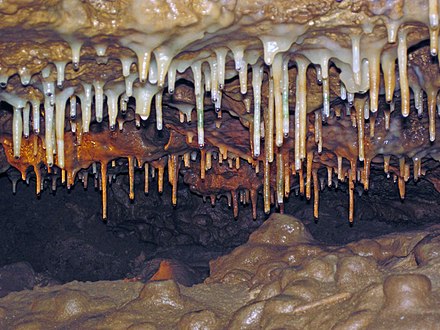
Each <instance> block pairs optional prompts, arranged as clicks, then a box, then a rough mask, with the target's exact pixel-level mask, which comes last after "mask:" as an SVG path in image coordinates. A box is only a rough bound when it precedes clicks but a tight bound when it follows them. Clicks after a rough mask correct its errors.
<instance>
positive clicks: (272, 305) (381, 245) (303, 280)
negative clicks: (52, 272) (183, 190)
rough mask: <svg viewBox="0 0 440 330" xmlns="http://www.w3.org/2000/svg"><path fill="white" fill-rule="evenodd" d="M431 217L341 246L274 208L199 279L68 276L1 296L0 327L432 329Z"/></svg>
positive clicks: (435, 263) (435, 277)
mask: <svg viewBox="0 0 440 330" xmlns="http://www.w3.org/2000/svg"><path fill="white" fill-rule="evenodd" d="M439 238H440V227H439V226H438V225H435V226H432V227H430V228H427V229H426V230H418V231H413V232H406V233H404V234H390V235H386V236H381V237H376V238H374V239H363V240H360V241H356V242H351V243H349V244H347V245H342V246H331V245H325V244H321V243H319V242H318V241H316V240H315V239H314V238H313V237H312V235H311V234H310V233H309V232H308V231H307V229H306V228H305V227H304V225H303V223H302V222H301V221H300V220H298V219H295V218H293V217H290V216H287V215H280V214H273V215H272V216H271V217H270V218H269V219H268V220H267V221H266V222H265V223H264V224H263V225H262V226H261V227H260V228H259V229H257V230H256V231H255V232H254V233H252V234H251V236H250V238H249V240H248V242H247V243H246V244H244V245H242V246H240V247H238V248H236V249H235V250H234V251H232V252H231V253H230V254H229V255H225V256H222V257H220V258H218V259H216V260H214V261H212V262H211V265H210V266H211V275H210V277H208V278H207V279H206V280H205V283H203V284H198V285H195V286H192V287H191V288H188V287H184V286H181V285H178V284H177V283H176V282H175V281H174V280H162V281H149V282H147V283H146V284H143V283H141V282H124V281H113V282H110V281H100V282H94V283H90V282H89V283H84V282H82V283H81V282H71V283H68V284H64V285H57V286H52V287H45V288H34V290H32V291H30V290H24V291H21V292H13V293H10V294H9V295H8V296H6V297H4V298H2V299H0V326H1V327H2V329H47V328H54V329H58V328H62V329H130V330H134V329H212V330H214V329H335V330H336V329H341V330H342V329H437V328H438V326H439V324H440V309H439V302H440V276H439V274H440V272H439V270H440V269H439V268H440V262H439V261H440V259H439V256H438V250H439V242H440V240H439Z"/></svg>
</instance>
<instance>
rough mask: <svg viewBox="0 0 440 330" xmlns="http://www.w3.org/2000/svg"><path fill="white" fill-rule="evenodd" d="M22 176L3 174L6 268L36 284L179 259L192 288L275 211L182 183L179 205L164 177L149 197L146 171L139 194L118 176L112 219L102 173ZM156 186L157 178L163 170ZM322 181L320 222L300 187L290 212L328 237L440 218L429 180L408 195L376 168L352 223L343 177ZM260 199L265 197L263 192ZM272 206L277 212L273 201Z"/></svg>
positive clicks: (410, 187) (117, 273)
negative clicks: (39, 187)
mask: <svg viewBox="0 0 440 330" xmlns="http://www.w3.org/2000/svg"><path fill="white" fill-rule="evenodd" d="M428 174H429V173H428ZM14 175H16V173H15V172H13V171H11V170H9V172H8V174H3V175H1V176H0V214H1V216H0V219H1V228H2V230H1V231H0V242H1V245H0V249H1V250H0V251H1V253H0V266H2V267H3V268H2V272H4V273H5V272H6V273H7V274H9V273H11V272H16V271H19V272H21V273H23V274H25V273H26V272H23V269H22V268H20V267H23V264H19V265H20V266H19V267H18V268H14V267H12V268H11V266H10V265H14V264H17V263H22V262H25V263H27V265H30V266H29V267H31V268H30V269H32V270H31V271H30V275H29V276H30V277H32V276H33V277H34V279H33V282H32V281H31V282H32V283H34V285H41V286H44V285H50V284H54V283H66V282H70V281H73V280H78V281H98V280H118V279H124V278H125V279H129V278H135V279H138V280H142V281H146V280H148V279H149V278H150V277H151V276H152V275H153V274H154V273H155V272H156V271H157V269H158V267H159V265H160V262H161V260H174V262H177V263H178V267H180V269H183V271H182V272H183V273H182V274H183V275H182V276H183V277H186V279H187V280H188V282H187V283H188V284H189V285H190V284H194V283H200V282H202V281H203V280H204V279H205V278H206V277H207V276H208V275H209V261H210V260H212V259H215V258H217V257H219V256H221V255H224V254H226V253H229V252H230V251H231V250H232V249H234V248H235V247H237V246H239V245H242V244H244V243H245V242H246V241H247V239H248V237H249V235H250V233H252V232H253V231H254V230H255V229H256V228H258V227H259V226H260V225H261V224H262V223H263V221H264V220H265V219H267V217H268V215H266V214H264V212H263V210H262V209H261V208H258V214H257V219H256V220H253V219H252V208H251V206H250V205H245V206H242V205H240V212H239V216H238V218H237V219H234V218H233V215H232V210H231V208H230V207H228V203H227V201H226V198H221V199H220V200H218V201H217V203H216V206H212V205H211V203H210V201H209V200H208V201H204V200H203V198H201V197H200V196H197V195H195V194H193V193H191V192H190V190H189V189H188V186H187V185H185V184H184V183H183V182H182V184H180V185H179V191H178V205H177V207H173V206H172V203H171V187H170V185H168V184H165V185H164V191H163V193H161V194H159V193H158V192H157V189H155V188H154V187H152V189H150V191H149V193H148V194H144V191H143V176H142V173H141V171H137V172H136V176H135V190H136V197H135V200H134V201H130V199H129V198H128V192H129V182H128V175H126V174H125V173H122V174H119V175H117V176H116V178H115V180H114V181H113V182H112V184H111V185H110V187H109V189H108V191H109V197H108V200H109V203H108V205H109V206H108V209H109V218H108V221H107V222H106V223H104V222H103V221H102V218H101V208H100V205H101V204H100V200H101V192H100V191H99V189H96V188H94V187H93V178H89V180H90V182H89V187H88V188H87V189H84V188H83V187H82V186H81V185H80V184H76V185H75V186H74V187H72V188H71V189H70V190H68V189H66V188H65V187H62V185H61V183H60V182H59V181H57V189H56V190H54V191H52V192H51V189H50V185H51V182H49V181H46V183H45V184H46V185H48V186H49V187H47V188H49V189H46V190H44V191H43V192H42V194H41V196H39V197H37V196H36V195H35V189H34V188H35V187H34V185H35V182H34V180H33V179H31V180H30V182H29V185H28V186H27V185H26V182H25V181H21V180H19V181H18V184H17V189H16V190H17V191H16V193H15V194H13V193H12V192H11V182H10V178H8V176H9V177H14ZM322 177H324V175H323V176H322ZM165 181H166V180H165ZM150 184H151V185H154V184H157V177H156V179H153V180H152V182H150ZM321 184H322V188H323V190H324V191H323V193H321V199H320V217H319V219H318V220H317V221H316V220H315V219H314V218H313V203H312V201H307V200H306V199H305V197H303V196H300V195H298V196H295V195H296V194H295V190H296V188H295V187H293V189H292V192H291V196H290V197H289V198H288V200H286V203H285V205H284V212H285V213H287V214H290V215H294V216H295V217H297V218H298V219H300V220H301V221H302V222H303V223H304V224H305V225H306V226H307V228H308V230H309V231H310V232H311V233H312V235H313V236H314V238H315V239H316V240H318V241H319V242H322V243H323V244H331V245H340V244H346V243H348V242H351V241H356V240H360V239H363V238H372V237H376V236H380V235H384V234H388V233H392V232H400V231H408V230H414V229H420V228H422V227H426V226H429V225H432V224H434V223H436V222H437V221H438V216H437V214H438V213H439V212H440V206H439V205H438V203H437V202H436V201H437V200H438V198H439V197H440V194H439V193H438V192H437V191H436V190H435V188H434V186H433V185H432V183H431V182H429V181H428V180H426V179H421V180H419V181H418V182H414V181H413V180H410V181H409V182H408V183H407V195H406V198H405V200H400V198H399V193H398V188H397V184H396V183H395V182H394V181H393V178H387V176H386V175H385V174H383V171H381V170H379V169H374V170H373V171H372V175H371V177H370V190H369V191H367V192H364V191H363V189H362V188H361V187H359V189H357V188H356V194H355V205H356V208H355V218H356V219H355V222H354V225H352V226H350V224H349V222H348V220H347V214H348V207H349V205H348V197H347V195H348V194H347V189H348V188H347V184H345V183H341V182H339V185H338V187H337V188H336V187H335V185H334V183H333V186H332V187H331V188H329V187H327V182H326V181H325V180H324V181H322V182H321ZM258 203H259V204H260V205H261V204H262V203H263V201H262V196H259V201H258ZM272 211H276V210H274V207H272ZM8 265H9V266H8ZM25 268H26V267H25ZM23 276H24V275H23ZM4 277H5V278H7V276H6V275H5V276H4ZM16 281H18V280H16ZM6 286H7V285H6Z"/></svg>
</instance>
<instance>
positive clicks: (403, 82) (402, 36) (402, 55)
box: [397, 29, 410, 117]
mask: <svg viewBox="0 0 440 330" xmlns="http://www.w3.org/2000/svg"><path fill="white" fill-rule="evenodd" d="M407 34H408V32H407V31H406V30H403V29H401V30H400V31H399V44H398V47H397V56H398V62H399V81H400V98H401V105H402V116H404V117H408V115H409V110H410V93H409V83H408V55H407V43H406V37H407Z"/></svg>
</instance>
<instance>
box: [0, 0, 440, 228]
mask: <svg viewBox="0 0 440 330" xmlns="http://www.w3.org/2000/svg"><path fill="white" fill-rule="evenodd" d="M438 6H439V4H438V1H437V0H429V1H428V0H411V1H410V0H381V1H372V0H340V1H334V0H322V1H318V2H317V1H311V0H300V1H284V0H277V1H268V0H261V1H256V2H255V1H247V0H216V1H215V0H211V1H208V0H203V1H202V0H187V1H173V0H170V1H152V0H123V1H110V0H84V1H74V0H50V1H40V0H19V1H17V0H14V1H12V0H5V1H2V2H1V3H0V15H1V16H0V18H1V19H0V30H1V35H0V52H1V54H2V56H1V58H0V86H1V90H0V99H1V100H2V103H1V110H0V111H1V115H0V127H1V128H0V135H1V140H0V143H1V144H2V146H3V149H4V158H5V159H7V162H8V163H9V164H10V165H12V166H14V167H15V168H17V169H18V170H19V171H20V172H21V176H22V179H23V180H27V181H29V180H30V179H33V178H34V177H35V180H36V193H37V194H39V193H40V192H41V190H42V189H44V188H45V187H47V186H48V185H49V186H54V187H56V181H57V180H58V178H60V180H61V182H62V183H63V184H65V185H66V186H67V188H70V187H71V186H72V185H74V184H75V183H76V182H78V181H82V182H83V184H84V185H85V186H87V184H88V181H89V175H90V176H94V180H95V185H96V186H97V187H99V188H100V189H101V190H102V200H103V202H102V208H103V210H102V216H103V218H107V210H106V207H107V197H106V196H107V193H106V192H107V186H108V184H109V181H111V180H112V179H113V178H114V176H115V175H116V174H115V173H117V171H118V167H117V166H116V165H117V164H119V165H120V164H122V166H125V167H127V168H128V173H129V176H130V198H131V199H133V198H134V197H135V196H134V188H133V185H134V175H135V172H136V171H139V170H140V169H143V171H144V175H145V191H146V192H148V189H149V180H150V177H151V176H156V175H157V182H158V183H157V184H158V189H159V191H161V190H162V189H163V184H164V180H168V181H169V183H170V184H171V185H172V187H173V190H172V193H173V197H172V202H173V204H176V203H177V185H178V183H179V180H180V181H182V179H181V177H182V176H183V180H184V181H185V182H186V183H187V184H188V185H189V187H190V189H191V190H192V191H194V192H196V193H198V194H200V195H203V196H205V197H210V199H211V201H212V202H213V203H215V200H216V199H217V198H218V197H219V196H226V197H227V198H228V200H229V203H230V204H231V206H232V208H233V212H234V215H235V216H236V215H237V213H238V209H239V205H238V204H239V202H241V203H252V205H253V208H254V216H256V207H257V205H256V204H257V199H258V194H262V195H263V198H264V205H263V207H264V210H265V212H266V213H269V212H270V210H271V207H272V205H274V204H275V206H276V207H279V208H280V210H281V211H282V209H283V203H284V201H285V199H286V198H287V197H288V196H289V193H290V191H291V188H292V187H293V186H299V190H300V192H301V194H304V195H305V196H306V198H307V199H311V198H312V196H313V203H314V206H315V208H314V215H315V217H317V216H318V208H319V191H320V186H323V185H325V184H328V185H332V184H333V182H335V183H336V184H337V183H338V181H339V182H341V181H344V182H347V183H348V186H349V189H348V190H349V201H350V211H349V215H348V217H349V220H350V221H353V219H354V196H353V194H354V190H355V186H356V185H362V186H363V187H364V189H369V175H370V168H371V166H375V167H379V168H383V170H384V171H385V172H386V173H388V174H389V175H390V176H393V177H394V180H395V181H396V182H397V184H398V187H399V191H400V197H401V198H404V197H405V182H407V181H408V180H410V179H414V180H418V179H419V178H420V176H422V175H424V173H425V171H426V170H427V168H426V166H424V163H425V161H427V160H430V159H435V160H437V159H439V157H440V155H439V153H438V148H439V146H438V139H436V132H437V125H436V116H437V112H440V110H438V109H437V104H440V103H439V102H438V95H437V94H438V89H439V87H440V81H439V79H438V70H439V68H438V58H437V55H438V53H439V51H438V47H439V45H438V44H439V36H438V32H439V8H438ZM0 159H1V158H0ZM121 159H124V161H123V162H122V163H121ZM116 161H118V162H116ZM3 162H4V161H3ZM119 165H118V166H119ZM165 169H166V170H167V171H166V172H165ZM164 178H165V179H164ZM179 178H180V179H179ZM51 181H52V182H55V183H54V184H53V185H51V184H50V182H51Z"/></svg>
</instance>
